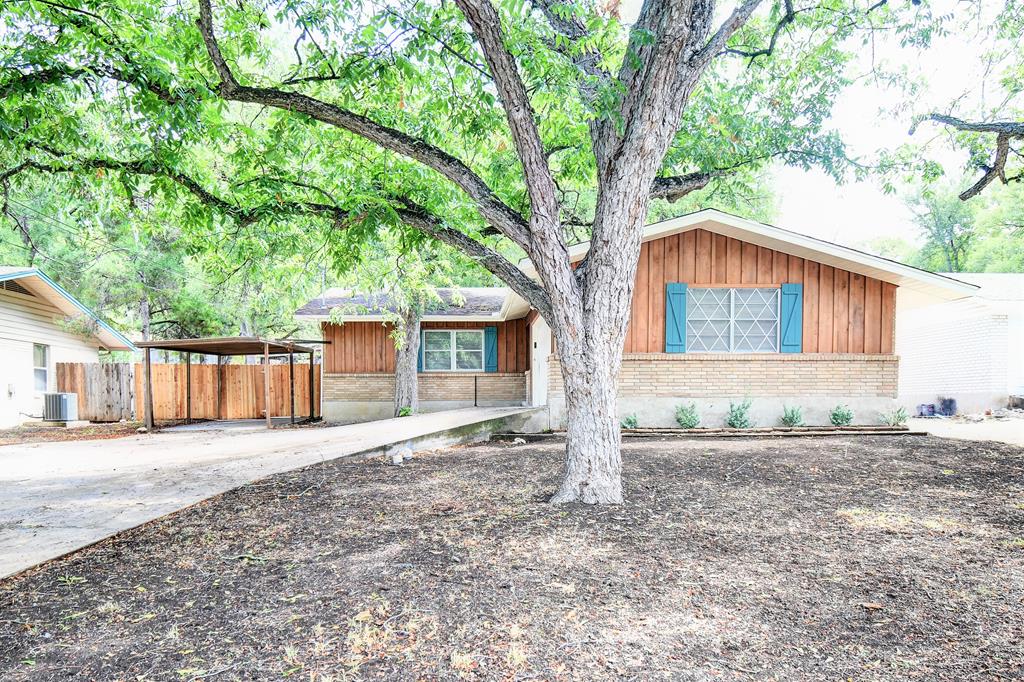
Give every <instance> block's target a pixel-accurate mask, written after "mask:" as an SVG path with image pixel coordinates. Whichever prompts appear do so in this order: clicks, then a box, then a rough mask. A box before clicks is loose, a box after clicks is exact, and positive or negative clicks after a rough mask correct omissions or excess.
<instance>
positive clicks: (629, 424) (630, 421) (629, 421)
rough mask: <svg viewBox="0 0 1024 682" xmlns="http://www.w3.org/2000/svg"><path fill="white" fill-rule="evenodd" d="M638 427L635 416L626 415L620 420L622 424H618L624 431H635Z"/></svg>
mask: <svg viewBox="0 0 1024 682" xmlns="http://www.w3.org/2000/svg"><path fill="white" fill-rule="evenodd" d="M639 425H640V422H638V421H637V419H636V415H635V414H631V415H628V416H627V417H624V418H623V419H622V424H620V426H621V427H622V428H624V429H635V428H637V427H638V426H639Z"/></svg>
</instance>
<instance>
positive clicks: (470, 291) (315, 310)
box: [295, 287, 529, 322]
mask: <svg viewBox="0 0 1024 682" xmlns="http://www.w3.org/2000/svg"><path fill="white" fill-rule="evenodd" d="M437 295H438V296H439V297H440V298H441V301H440V302H438V301H435V302H434V303H433V304H432V305H431V306H430V307H429V308H428V309H427V311H426V312H425V313H424V315H423V320H424V321H426V322H430V321H439V320H452V319H457V320H462V321H466V322H483V321H488V322H500V321H504V320H506V319H515V318H516V317H522V316H523V315H525V314H526V313H527V312H528V311H529V306H527V305H526V304H525V303H521V299H519V297H518V296H515V295H514V294H512V292H511V290H509V289H506V288H504V287H462V288H457V289H455V288H441V289H437ZM459 297H461V299H463V303H462V305H458V303H457V301H456V299H457V298H459ZM517 303H521V305H518V304H517ZM335 308H338V309H340V310H339V315H337V316H335V317H334V318H333V319H336V320H338V321H340V322H355V321H367V322H369V321H384V320H385V319H389V318H390V316H391V315H392V314H394V307H393V306H392V304H391V302H390V300H389V299H388V297H387V295H385V294H362V293H358V292H354V291H352V290H350V289H336V288H335V289H328V290H327V291H325V292H323V293H322V294H320V295H319V296H317V297H316V298H314V299H313V300H311V301H309V302H308V303H306V305H304V306H302V307H301V308H299V309H298V310H296V311H295V316H296V317H298V318H302V319H306V320H317V321H330V320H331V319H332V318H331V311H332V310H334V309H335ZM510 316H512V317H510Z"/></svg>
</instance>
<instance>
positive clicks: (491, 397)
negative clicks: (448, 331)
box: [323, 372, 527, 404]
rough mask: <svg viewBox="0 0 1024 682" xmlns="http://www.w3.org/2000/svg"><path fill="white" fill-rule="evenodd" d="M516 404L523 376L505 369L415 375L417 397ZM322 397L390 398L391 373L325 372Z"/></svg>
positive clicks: (344, 399)
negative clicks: (474, 385) (501, 370)
mask: <svg viewBox="0 0 1024 682" xmlns="http://www.w3.org/2000/svg"><path fill="white" fill-rule="evenodd" d="M474 380H475V382H476V397H477V400H478V401H479V402H509V403H515V404H519V403H521V402H522V401H524V400H526V399H527V396H526V376H525V375H524V374H520V373H516V374H506V373H495V372H490V373H424V374H420V376H419V397H420V400H421V401H424V402H427V401H467V400H468V401H470V403H471V404H472V401H473V384H474ZM323 394H324V401H327V402H331V401H340V402H361V401H362V402H391V401H392V400H394V397H395V377H394V375H392V374H325V375H324V380H323Z"/></svg>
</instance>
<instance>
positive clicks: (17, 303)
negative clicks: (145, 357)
mask: <svg viewBox="0 0 1024 682" xmlns="http://www.w3.org/2000/svg"><path fill="white" fill-rule="evenodd" d="M101 349H102V350H107V351H111V350H134V346H133V345H132V343H131V341H129V340H128V339H126V338H125V337H124V336H122V335H121V334H120V333H118V332H117V330H115V329H114V328H113V327H111V326H110V325H108V324H107V323H106V322H104V321H103V320H101V319H100V318H99V317H97V316H96V314H95V313H93V312H92V311H91V310H89V309H88V308H87V307H86V306H85V305H83V304H82V303H81V302H79V301H78V300H77V299H76V298H75V297H74V296H72V295H71V294H69V293H68V292H67V291H65V290H64V289H63V288H62V287H61V286H60V285H59V284H57V283H56V282H54V281H53V280H52V279H50V278H49V277H47V276H46V275H45V274H44V273H42V272H41V271H39V270H37V269H35V268H28V267H22V266H0V357H2V358H3V363H0V428H8V427H11V426H17V425H18V424H21V423H23V422H25V421H29V420H30V419H32V418H39V417H41V416H42V413H43V393H46V392H49V391H56V390H57V379H56V366H57V363H58V362H98V361H99V351H100V350H101Z"/></svg>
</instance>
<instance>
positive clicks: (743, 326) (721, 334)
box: [686, 287, 779, 353]
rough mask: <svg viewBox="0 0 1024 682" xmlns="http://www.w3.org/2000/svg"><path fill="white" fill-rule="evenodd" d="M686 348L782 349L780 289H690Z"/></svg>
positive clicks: (731, 350) (696, 350) (724, 350)
mask: <svg viewBox="0 0 1024 682" xmlns="http://www.w3.org/2000/svg"><path fill="white" fill-rule="evenodd" d="M686 350H687V351H688V352H691V353H774V352H778V350H779V290H778V289H754V288H750V289H747V288H741V289H726V288H714V289H705V288H692V287H691V288H690V289H688V290H687V294H686Z"/></svg>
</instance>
